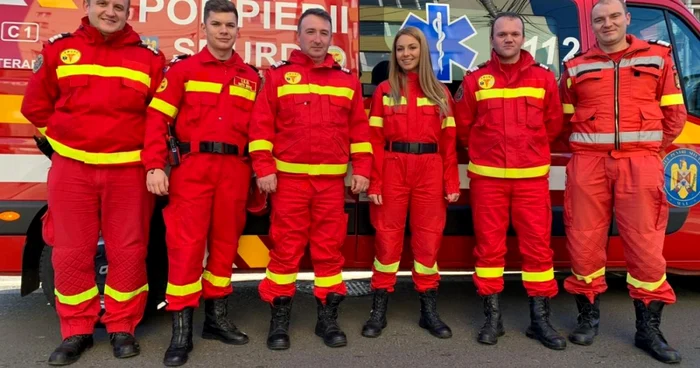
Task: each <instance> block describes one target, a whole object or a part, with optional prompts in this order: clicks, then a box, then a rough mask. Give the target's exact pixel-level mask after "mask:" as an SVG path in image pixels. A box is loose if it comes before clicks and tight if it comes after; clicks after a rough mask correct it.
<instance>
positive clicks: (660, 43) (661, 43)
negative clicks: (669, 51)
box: [647, 40, 671, 47]
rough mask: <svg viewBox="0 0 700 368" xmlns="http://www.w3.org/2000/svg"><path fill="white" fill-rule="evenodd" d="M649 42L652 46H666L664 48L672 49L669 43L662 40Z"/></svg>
mask: <svg viewBox="0 0 700 368" xmlns="http://www.w3.org/2000/svg"><path fill="white" fill-rule="evenodd" d="M647 42H649V43H650V44H652V45H660V46H664V47H671V44H670V43H669V42H666V41H662V40H649V41H647Z"/></svg>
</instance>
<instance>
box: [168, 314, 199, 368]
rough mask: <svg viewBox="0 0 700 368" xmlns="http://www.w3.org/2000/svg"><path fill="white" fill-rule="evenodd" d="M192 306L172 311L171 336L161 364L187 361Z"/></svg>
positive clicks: (189, 346)
mask: <svg viewBox="0 0 700 368" xmlns="http://www.w3.org/2000/svg"><path fill="white" fill-rule="evenodd" d="M193 312H194V310H193V309H192V308H185V309H184V310H182V311H181V312H174V313H173V337H172V339H170V346H168V350H166V351H165V357H164V358H163V364H165V365H166V366H168V367H176V366H179V365H183V364H185V363H187V358H188V353H189V352H191V351H192V348H193V347H194V345H192V313H193Z"/></svg>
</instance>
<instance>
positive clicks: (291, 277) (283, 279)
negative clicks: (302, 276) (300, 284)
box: [265, 270, 297, 285]
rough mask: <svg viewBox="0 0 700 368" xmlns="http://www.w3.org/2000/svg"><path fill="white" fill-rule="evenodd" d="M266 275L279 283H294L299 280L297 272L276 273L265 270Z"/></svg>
mask: <svg viewBox="0 0 700 368" xmlns="http://www.w3.org/2000/svg"><path fill="white" fill-rule="evenodd" d="M265 275H266V276H267V278H268V279H270V281H272V282H274V283H275V284H277V285H287V284H293V283H295V282H296V281H297V274H296V273H288V274H280V273H274V272H272V271H270V270H265Z"/></svg>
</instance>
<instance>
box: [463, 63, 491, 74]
mask: <svg viewBox="0 0 700 368" xmlns="http://www.w3.org/2000/svg"><path fill="white" fill-rule="evenodd" d="M486 64H488V61H484V62H483V63H481V64H479V65H477V66H474V67H471V68H469V69H467V71H466V73H465V75H469V74H471V73H474V72H475V71H477V70H479V69H481V68H483V67H485V66H486Z"/></svg>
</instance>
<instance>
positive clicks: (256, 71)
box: [246, 64, 259, 74]
mask: <svg viewBox="0 0 700 368" xmlns="http://www.w3.org/2000/svg"><path fill="white" fill-rule="evenodd" d="M246 65H248V67H250V69H253V71H254V72H255V74H258V72H259V70H258V68H256V67H255V65H251V64H246Z"/></svg>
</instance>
